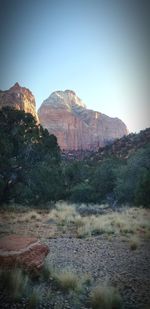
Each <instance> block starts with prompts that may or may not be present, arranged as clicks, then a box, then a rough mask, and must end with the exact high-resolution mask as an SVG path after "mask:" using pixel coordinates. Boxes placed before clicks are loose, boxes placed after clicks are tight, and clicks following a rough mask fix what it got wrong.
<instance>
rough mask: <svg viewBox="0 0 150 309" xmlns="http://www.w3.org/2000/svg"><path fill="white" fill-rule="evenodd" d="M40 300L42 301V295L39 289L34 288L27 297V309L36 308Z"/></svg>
mask: <svg viewBox="0 0 150 309" xmlns="http://www.w3.org/2000/svg"><path fill="white" fill-rule="evenodd" d="M41 300H42V294H41V291H40V289H39V287H34V288H33V290H32V293H31V294H30V296H29V304H28V308H30V309H34V308H37V306H38V305H39V303H40V301H41Z"/></svg>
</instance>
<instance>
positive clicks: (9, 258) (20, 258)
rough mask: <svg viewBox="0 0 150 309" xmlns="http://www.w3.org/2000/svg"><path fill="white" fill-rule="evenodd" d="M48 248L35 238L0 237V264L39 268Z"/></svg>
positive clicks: (31, 268)
mask: <svg viewBox="0 0 150 309" xmlns="http://www.w3.org/2000/svg"><path fill="white" fill-rule="evenodd" d="M48 252H49V249H48V247H47V246H46V245H44V244H42V243H40V241H38V239H37V238H33V237H20V236H16V235H10V236H5V237H3V238H1V239H0V265H1V266H9V267H13V266H20V267H24V268H25V269H28V270H31V271H32V270H33V271H34V270H40V269H41V268H42V266H43V264H44V258H45V257H46V256H47V254H48Z"/></svg>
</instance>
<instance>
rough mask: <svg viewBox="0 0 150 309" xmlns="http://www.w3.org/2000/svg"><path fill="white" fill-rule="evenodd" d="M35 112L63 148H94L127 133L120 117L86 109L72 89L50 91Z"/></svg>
mask: <svg viewBox="0 0 150 309" xmlns="http://www.w3.org/2000/svg"><path fill="white" fill-rule="evenodd" d="M38 116H39V120H40V123H41V124H42V125H43V126H44V127H45V128H47V129H48V131H49V133H50V134H55V135H56V136H57V139H58V143H59V145H60V147H61V149H64V150H79V149H84V150H87V149H96V148H98V147H102V146H105V145H106V144H107V143H108V142H109V141H112V140H114V139H116V138H120V137H122V136H123V135H126V134H128V130H127V127H126V125H125V124H124V123H123V122H122V121H121V120H120V119H118V118H110V117H108V116H106V115H104V114H101V113H100V112H95V111H93V110H89V109H87V108H86V105H85V104H84V103H83V101H82V100H80V98H78V97H77V96H76V94H75V92H74V91H71V90H65V91H56V92H53V93H52V94H51V95H50V96H49V97H48V99H47V100H45V101H44V102H43V103H42V105H41V107H40V108H39V110H38Z"/></svg>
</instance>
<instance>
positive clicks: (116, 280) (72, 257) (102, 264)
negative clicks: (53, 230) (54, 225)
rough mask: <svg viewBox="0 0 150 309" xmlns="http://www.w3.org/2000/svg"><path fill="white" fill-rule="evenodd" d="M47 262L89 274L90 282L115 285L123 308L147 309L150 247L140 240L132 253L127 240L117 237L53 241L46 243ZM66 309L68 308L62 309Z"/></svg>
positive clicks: (57, 239)
mask: <svg viewBox="0 0 150 309" xmlns="http://www.w3.org/2000/svg"><path fill="white" fill-rule="evenodd" d="M46 243H47V245H48V247H49V249H50V253H49V255H48V260H49V262H50V263H52V264H53V265H55V266H57V267H59V268H62V267H63V268H64V267H70V268H71V269H72V268H73V269H75V270H76V272H78V273H79V274H82V273H89V274H91V275H92V277H93V279H94V282H102V283H103V282H105V281H108V282H110V283H111V284H112V285H114V286H117V288H118V289H119V291H120V293H121V295H122V297H123V301H124V308H126V309H129V308H130V309H144V308H145V309H146V308H147V309H148V308H150V307H149V306H150V294H149V287H150V247H149V243H148V242H147V241H143V242H142V243H141V245H140V246H139V248H137V250H135V251H132V250H131V249H130V248H129V245H128V242H127V241H122V240H121V239H118V238H117V237H116V238H115V237H114V238H113V239H111V240H108V239H107V238H106V237H103V236H97V237H92V238H89V239H86V240H85V239H75V238H56V239H50V240H48V241H47V242H46ZM64 308H68V307H64Z"/></svg>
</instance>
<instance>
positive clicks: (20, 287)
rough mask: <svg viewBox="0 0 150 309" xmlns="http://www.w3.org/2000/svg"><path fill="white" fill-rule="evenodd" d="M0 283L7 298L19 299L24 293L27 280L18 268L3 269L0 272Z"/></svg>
mask: <svg viewBox="0 0 150 309" xmlns="http://www.w3.org/2000/svg"><path fill="white" fill-rule="evenodd" d="M0 283H1V287H2V288H3V289H4V290H6V291H7V292H8V298H12V299H19V298H21V297H22V296H23V295H24V294H25V292H26V289H27V285H28V283H29V278H28V276H27V275H26V274H25V273H24V272H23V271H22V270H21V269H20V268H15V269H12V270H8V269H4V270H1V271H0Z"/></svg>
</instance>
